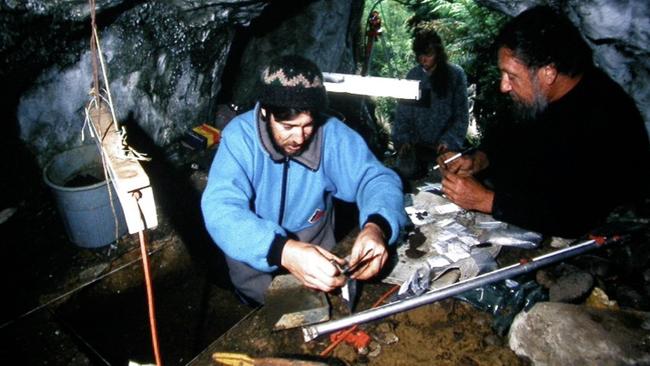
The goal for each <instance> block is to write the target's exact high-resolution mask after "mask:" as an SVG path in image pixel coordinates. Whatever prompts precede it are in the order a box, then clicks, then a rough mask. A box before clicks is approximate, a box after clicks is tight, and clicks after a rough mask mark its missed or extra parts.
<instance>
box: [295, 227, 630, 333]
mask: <svg viewBox="0 0 650 366" xmlns="http://www.w3.org/2000/svg"><path fill="white" fill-rule="evenodd" d="M620 239H621V237H620V236H615V237H612V238H608V239H605V238H596V239H590V240H586V241H584V242H581V243H579V244H576V245H572V246H570V247H567V248H563V249H559V250H556V251H553V252H550V253H547V254H545V255H541V256H539V257H535V258H533V259H530V260H528V261H522V262H521V263H516V264H513V265H510V266H507V267H503V268H500V269H497V270H495V271H492V272H488V273H485V274H482V275H479V276H476V277H474V278H470V279H467V280H465V281H461V282H457V283H454V284H451V285H449V286H446V287H442V288H439V289H435V290H431V291H428V292H425V293H424V294H422V295H420V296H416V297H413V298H409V299H405V300H400V301H395V302H392V303H389V304H386V305H383V306H380V307H377V308H374V309H369V310H365V311H362V312H359V313H356V314H354V315H351V316H348V317H345V318H341V319H337V320H333V321H329V322H325V323H320V324H316V325H312V326H308V327H303V328H302V333H303V338H304V340H305V342H309V341H311V340H313V339H315V338H317V337H318V336H320V335H322V334H327V333H331V332H334V331H337V330H340V329H343V328H347V327H349V326H351V325H355V324H360V323H366V322H369V321H373V320H377V319H381V318H385V317H387V316H390V315H393V314H396V313H400V312H403V311H407V310H411V309H414V308H416V307H419V306H422V305H427V304H430V303H433V302H435V301H439V300H442V299H445V298H448V297H451V296H455V295H458V294H461V293H463V292H466V291H469V290H472V289H474V288H477V287H480V286H484V285H487V284H491V283H494V282H497V281H501V280H505V279H507V278H512V277H516V276H518V275H521V274H524V273H527V272H530V271H533V270H535V269H538V268H540V267H543V266H546V265H549V264H552V263H556V262H559V261H562V260H564V259H567V258H570V257H574V256H576V255H580V254H582V253H585V252H587V251H590V250H592V249H595V248H597V247H600V246H602V245H604V244H606V243H609V242H614V241H619V240H620Z"/></svg>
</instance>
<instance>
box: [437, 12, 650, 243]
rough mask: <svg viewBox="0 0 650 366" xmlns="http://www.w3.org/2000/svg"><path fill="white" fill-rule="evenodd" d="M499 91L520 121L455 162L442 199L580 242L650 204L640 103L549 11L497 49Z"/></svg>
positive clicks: (506, 34)
mask: <svg viewBox="0 0 650 366" xmlns="http://www.w3.org/2000/svg"><path fill="white" fill-rule="evenodd" d="M495 45H496V49H497V50H498V64H499V69H500V71H501V84H500V88H501V91H502V92H503V93H507V94H509V96H510V97H511V98H512V100H513V101H514V104H515V105H516V106H518V108H517V113H516V116H517V118H515V120H514V121H513V122H511V123H499V124H498V125H497V126H494V128H493V129H492V130H491V131H488V132H489V133H486V136H485V138H484V141H483V142H482V145H481V147H480V148H479V149H478V150H477V151H476V152H475V153H474V154H473V155H469V156H463V157H462V158H460V159H457V160H454V161H453V162H450V163H449V164H446V165H445V164H443V161H444V160H445V159H447V158H448V157H449V156H451V155H453V154H454V152H449V153H447V154H444V155H442V156H441V157H439V159H438V162H439V163H441V171H442V172H443V181H442V185H443V188H442V189H443V193H444V194H445V195H446V196H447V197H448V198H449V199H450V200H451V201H453V202H455V203H456V204H458V205H459V206H461V207H463V208H465V209H470V210H476V211H480V212H485V213H490V214H492V215H493V217H494V218H496V219H499V220H501V221H504V222H509V223H512V224H515V225H518V226H521V227H524V228H527V229H530V230H535V231H538V232H540V233H543V234H547V235H553V236H562V237H577V236H579V235H582V234H585V233H587V232H588V231H590V230H591V229H594V228H596V227H598V226H599V225H601V224H602V223H603V222H604V221H605V219H606V218H607V216H608V214H609V213H610V212H611V211H612V210H613V209H614V208H616V207H617V206H619V205H621V204H624V203H626V202H631V201H635V200H639V199H642V198H644V197H647V193H648V192H647V187H648V180H647V178H646V176H647V175H648V171H649V169H648V168H649V167H650V164H649V162H650V149H649V144H648V133H647V131H646V129H645V126H644V123H643V119H642V117H641V115H640V113H639V111H638V109H637V108H636V106H635V104H634V101H633V100H632V99H631V98H630V97H629V96H628V95H627V94H626V93H625V92H624V91H623V89H622V88H621V87H620V86H619V85H618V84H616V83H615V82H613V81H612V80H611V79H610V78H609V77H608V76H607V75H606V74H604V73H603V72H602V71H600V70H598V69H597V68H596V67H595V66H594V65H593V63H592V54H591V50H590V48H589V46H588V45H587V44H586V43H585V41H584V39H583V38H582V36H581V35H580V33H579V31H578V30H577V29H576V28H575V27H573V25H572V24H571V22H570V21H569V20H568V19H566V18H565V17H564V16H561V15H559V14H557V13H555V12H554V11H553V10H552V9H550V8H548V7H535V8H532V9H529V10H527V11H524V12H523V13H521V14H520V15H519V16H517V17H515V18H513V19H512V20H511V21H510V22H508V23H507V24H506V25H505V26H504V27H503V29H502V30H501V32H500V33H499V35H498V37H497V39H496V42H495Z"/></svg>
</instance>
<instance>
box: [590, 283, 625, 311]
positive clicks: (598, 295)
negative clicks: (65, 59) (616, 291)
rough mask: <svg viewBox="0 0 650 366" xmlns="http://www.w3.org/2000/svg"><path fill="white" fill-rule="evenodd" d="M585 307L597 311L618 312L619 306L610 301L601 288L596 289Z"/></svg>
mask: <svg viewBox="0 0 650 366" xmlns="http://www.w3.org/2000/svg"><path fill="white" fill-rule="evenodd" d="M585 305H587V306H590V307H592V308H596V309H610V310H618V309H619V307H618V304H617V303H616V301H614V300H610V299H609V297H608V296H607V294H606V293H605V291H603V290H602V289H601V288H600V287H594V289H593V290H592V291H591V294H590V295H589V297H588V298H587V300H586V301H585Z"/></svg>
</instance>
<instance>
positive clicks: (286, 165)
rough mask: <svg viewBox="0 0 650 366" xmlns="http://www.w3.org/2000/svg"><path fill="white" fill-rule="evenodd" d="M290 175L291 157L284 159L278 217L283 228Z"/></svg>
mask: <svg viewBox="0 0 650 366" xmlns="http://www.w3.org/2000/svg"><path fill="white" fill-rule="evenodd" d="M288 175H289V157H288V156H286V157H285V158H284V166H283V167H282V194H281V195H280V214H279V217H278V225H280V226H282V221H283V220H284V206H285V200H286V195H287V176H288Z"/></svg>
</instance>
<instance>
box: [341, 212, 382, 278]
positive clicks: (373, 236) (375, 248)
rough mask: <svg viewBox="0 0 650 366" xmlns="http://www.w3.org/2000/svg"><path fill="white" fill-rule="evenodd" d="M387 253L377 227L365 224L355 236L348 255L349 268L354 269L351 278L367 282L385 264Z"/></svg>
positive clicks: (379, 229)
mask: <svg viewBox="0 0 650 366" xmlns="http://www.w3.org/2000/svg"><path fill="white" fill-rule="evenodd" d="M387 259H388V252H387V251H386V238H384V233H383V231H382V230H381V228H380V227H379V225H377V224H374V223H372V222H369V223H366V224H365V225H364V227H363V229H362V230H361V232H360V233H359V236H357V240H355V242H354V245H353V246H352V253H350V267H356V266H357V263H359V262H363V263H361V264H359V265H358V266H359V267H357V268H355V270H354V273H353V274H352V276H351V277H352V278H354V279H359V280H367V279H368V278H371V277H373V276H375V275H376V274H377V273H379V271H380V270H381V268H382V267H383V266H384V264H385V263H386V260H387Z"/></svg>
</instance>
